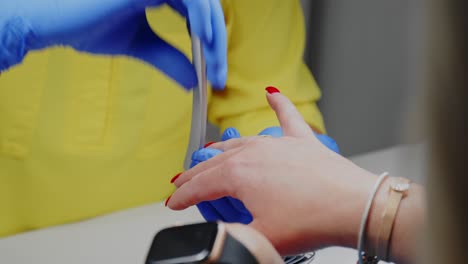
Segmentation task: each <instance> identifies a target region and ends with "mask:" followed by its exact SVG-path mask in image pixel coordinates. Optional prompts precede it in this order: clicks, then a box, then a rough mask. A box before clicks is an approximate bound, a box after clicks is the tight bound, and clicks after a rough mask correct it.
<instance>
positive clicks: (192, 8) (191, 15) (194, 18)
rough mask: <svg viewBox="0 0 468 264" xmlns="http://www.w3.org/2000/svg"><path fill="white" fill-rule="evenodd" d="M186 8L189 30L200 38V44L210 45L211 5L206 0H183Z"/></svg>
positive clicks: (211, 38)
mask: <svg viewBox="0 0 468 264" xmlns="http://www.w3.org/2000/svg"><path fill="white" fill-rule="evenodd" d="M183 3H184V5H185V7H186V8H187V13H188V20H189V21H190V23H189V24H190V31H191V33H192V34H195V35H196V36H197V37H199V38H200V40H201V42H202V46H207V45H210V44H211V42H212V41H213V28H212V24H211V7H210V3H209V2H208V1H206V0H183Z"/></svg>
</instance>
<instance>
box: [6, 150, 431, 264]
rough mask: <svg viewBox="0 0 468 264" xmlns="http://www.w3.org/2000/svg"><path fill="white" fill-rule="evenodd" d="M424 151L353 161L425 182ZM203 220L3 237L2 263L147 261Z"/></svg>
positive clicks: (326, 257)
mask: <svg viewBox="0 0 468 264" xmlns="http://www.w3.org/2000/svg"><path fill="white" fill-rule="evenodd" d="M423 153H424V149H423V148H422V147H421V146H419V145H413V146H399V147H394V148H390V149H386V150H383V151H378V152H374V153H369V154H366V155H361V156H357V157H354V158H352V160H353V161H354V162H355V163H357V164H359V165H360V166H362V167H364V168H366V169H369V170H371V171H374V172H376V173H379V172H381V171H385V170H386V171H389V172H391V174H393V175H401V176H403V175H404V176H407V177H410V178H412V179H413V180H415V181H418V182H422V181H423V177H422V175H423V170H422V169H421V167H422V163H423V160H424V159H423V156H424V155H423ZM201 220H202V218H201V216H200V215H199V214H198V211H197V210H196V209H195V208H192V209H189V210H185V211H182V212H174V211H171V210H169V209H167V208H165V207H164V206H163V205H162V204H160V203H158V204H153V205H149V206H144V207H140V208H135V209H131V210H126V211H122V212H118V213H114V214H111V215H107V216H103V217H98V218H94V219H91V220H88V221H83V222H79V223H75V224H69V225H63V226H58V227H53V228H48V229H42V230H38V231H34V232H28V233H23V234H19V235H16V236H12V237H8V238H4V239H0V263H1V264H23V263H24V264H30V263H34V264H55V263H57V264H64V263H66V264H88V263H89V264H92V263H99V264H105V263H112V264H134V263H144V260H145V257H146V253H147V250H148V248H149V245H150V243H151V241H152V239H153V236H154V234H155V233H156V232H157V231H158V230H160V229H162V228H164V227H168V226H171V225H174V224H180V223H192V222H198V221H201ZM355 260H356V252H355V251H354V250H351V249H345V248H338V247H332V248H327V249H323V250H320V251H318V252H317V255H316V259H315V261H314V262H313V263H314V264H319V263H355Z"/></svg>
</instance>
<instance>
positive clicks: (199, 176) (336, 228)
mask: <svg viewBox="0 0 468 264" xmlns="http://www.w3.org/2000/svg"><path fill="white" fill-rule="evenodd" d="M267 100H268V102H269V103H270V105H271V107H272V108H273V110H274V111H275V112H276V115H277V117H278V120H279V121H280V124H281V127H282V129H283V131H284V135H285V136H284V137H282V138H272V137H245V138H240V139H232V140H228V141H225V142H219V143H215V144H213V145H211V146H210V148H216V149H219V150H222V151H224V153H222V154H220V155H218V156H216V157H214V158H212V159H210V160H208V161H206V162H203V163H200V164H199V165H197V166H195V167H194V168H192V169H191V170H188V171H186V172H184V173H183V174H181V175H180V176H179V178H178V179H177V180H176V181H175V182H174V184H175V185H176V186H177V188H178V189H177V190H176V192H175V193H174V194H173V195H172V198H171V199H170V201H169V202H168V206H169V207H170V208H172V209H174V210H182V209H185V208H187V207H189V206H192V205H195V204H197V203H199V202H201V201H207V200H214V199H217V198H220V197H224V196H232V197H235V198H238V199H240V200H241V201H242V202H243V203H244V204H245V206H246V207H247V208H248V209H249V211H250V212H251V213H252V215H253V217H254V221H253V222H252V223H251V224H250V225H251V226H252V227H253V228H254V229H256V230H258V231H260V232H261V233H262V234H264V235H265V236H266V237H267V238H268V239H269V240H270V241H271V243H272V244H273V245H274V246H275V248H276V249H277V250H278V251H279V253H280V254H283V255H286V254H294V253H299V252H305V251H308V250H313V249H318V248H321V247H325V246H329V245H341V246H347V247H356V244H357V243H356V242H357V234H358V231H359V223H360V220H361V217H362V213H363V211H364V206H365V204H366V201H367V199H368V196H369V193H370V190H371V189H372V186H373V185H374V183H375V181H376V179H377V176H376V175H374V174H372V173H370V172H368V171H366V170H364V169H362V168H360V167H358V166H356V165H355V164H353V163H352V162H350V161H349V160H347V159H346V158H344V157H342V156H340V155H338V154H336V153H334V152H333V151H330V150H328V149H327V148H326V147H325V146H323V145H322V144H321V143H320V142H319V141H318V140H317V139H316V138H315V137H314V136H313V134H312V133H311V128H310V127H309V126H308V125H307V124H306V123H305V122H304V120H303V119H302V117H301V115H300V114H299V113H298V112H297V110H296V108H295V107H294V105H293V104H292V103H291V102H290V101H289V100H288V99H287V98H286V97H285V96H283V95H282V94H280V93H275V94H267ZM387 184H388V183H387ZM385 190H388V185H385V184H384V185H382V187H381V190H379V194H378V197H377V198H376V200H375V204H374V207H373V210H372V211H373V213H372V214H375V215H371V217H370V218H371V220H370V222H369V234H368V235H369V237H370V238H372V237H375V236H376V234H378V229H379V228H378V227H379V221H380V219H379V215H381V212H382V211H383V208H385V204H386V203H385V201H386V196H387V195H388V193H387V192H386V191H385ZM408 197H413V198H412V199H410V198H405V200H404V202H403V203H402V211H401V212H400V213H399V214H398V216H397V218H398V219H397V220H396V222H395V223H396V225H395V232H394V241H397V242H400V241H399V240H400V239H403V238H406V237H416V234H417V229H416V228H414V227H415V226H418V225H420V222H421V218H423V217H422V215H423V214H422V213H421V212H422V210H423V209H422V208H423V206H419V204H420V203H422V202H421V201H422V199H420V198H421V197H422V194H421V191H420V188H419V187H412V188H411V192H410V195H408ZM413 209H414V210H413ZM292 216H294V217H292ZM372 219H373V220H372ZM410 241H412V240H410ZM409 244H410V242H404V241H403V242H402V243H396V242H395V243H392V249H391V251H392V252H397V254H398V258H397V259H398V260H400V261H402V262H405V261H406V260H409V255H410V254H411V252H412V250H407V248H411V246H412V245H409ZM400 245H402V246H404V247H405V248H403V247H400Z"/></svg>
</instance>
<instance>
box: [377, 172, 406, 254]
mask: <svg viewBox="0 0 468 264" xmlns="http://www.w3.org/2000/svg"><path fill="white" fill-rule="evenodd" d="M409 187H410V180H408V179H405V178H393V179H392V181H391V183H390V188H389V195H388V200H387V206H386V207H385V210H384V212H383V214H382V224H381V226H380V231H379V236H378V238H379V239H378V242H377V256H379V258H380V259H381V260H384V261H388V257H389V256H388V252H389V247H390V239H391V235H392V231H393V226H394V223H395V218H396V214H397V212H398V208H399V207H400V203H401V200H402V199H403V198H404V197H405V196H406V195H407V193H408V190H409Z"/></svg>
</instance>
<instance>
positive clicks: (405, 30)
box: [301, 0, 425, 156]
mask: <svg viewBox="0 0 468 264" xmlns="http://www.w3.org/2000/svg"><path fill="white" fill-rule="evenodd" d="M301 2H302V4H303V7H304V14H305V19H306V25H307V30H308V32H307V33H308V38H307V40H308V41H307V45H306V46H307V50H306V53H305V55H304V56H305V61H306V62H307V64H308V65H309V67H310V69H311V70H312V72H313V74H314V76H315V78H316V79H317V82H318V84H319V86H320V88H321V90H322V92H323V97H322V100H321V101H320V102H319V106H320V109H321V110H322V113H323V115H324V119H325V124H326V127H327V130H328V134H329V135H331V136H332V137H333V138H334V139H335V140H336V141H337V142H338V144H339V145H340V148H341V151H342V152H343V154H345V155H347V156H349V155H356V154H360V153H364V152H369V151H373V150H376V149H382V148H386V147H389V146H394V145H399V144H407V143H417V142H419V141H421V140H422V139H421V138H419V137H418V136H414V134H416V133H412V135H410V134H409V133H408V131H410V130H411V129H412V128H411V124H413V123H414V122H412V120H414V116H415V115H417V113H416V111H417V109H418V107H417V106H416V105H415V104H416V102H417V100H418V98H417V97H416V96H417V95H420V94H421V93H418V92H417V90H418V87H419V86H420V85H421V82H422V80H423V77H422V76H423V72H422V70H423V67H422V65H423V60H422V57H423V56H424V49H423V47H424V39H425V36H424V31H425V28H424V23H423V22H424V12H425V8H424V7H425V4H424V3H425V2H424V1H423V0H392V1H382V0H377V1H376V0H353V1H349V0H302V1H301ZM408 125H409V126H408Z"/></svg>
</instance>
